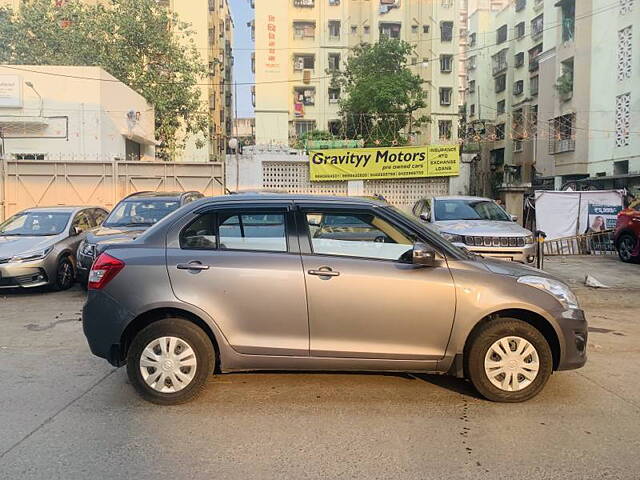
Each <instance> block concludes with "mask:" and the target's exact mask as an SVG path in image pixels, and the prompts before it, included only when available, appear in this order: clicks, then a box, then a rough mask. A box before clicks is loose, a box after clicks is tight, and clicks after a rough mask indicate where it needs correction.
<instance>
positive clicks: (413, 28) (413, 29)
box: [411, 25, 419, 33]
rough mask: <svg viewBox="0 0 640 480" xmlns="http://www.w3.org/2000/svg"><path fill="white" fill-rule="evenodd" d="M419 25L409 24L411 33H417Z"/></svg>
mask: <svg viewBox="0 0 640 480" xmlns="http://www.w3.org/2000/svg"><path fill="white" fill-rule="evenodd" d="M418 27H419V25H411V33H418Z"/></svg>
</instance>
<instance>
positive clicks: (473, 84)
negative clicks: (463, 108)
mask: <svg viewBox="0 0 640 480" xmlns="http://www.w3.org/2000/svg"><path fill="white" fill-rule="evenodd" d="M475 91H476V81H475V80H469V93H474V92H475Z"/></svg>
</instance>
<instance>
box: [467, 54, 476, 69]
mask: <svg viewBox="0 0 640 480" xmlns="http://www.w3.org/2000/svg"><path fill="white" fill-rule="evenodd" d="M475 68H476V56H475V55H473V56H472V57H469V58H467V70H473V69H475Z"/></svg>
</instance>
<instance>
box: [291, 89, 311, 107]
mask: <svg viewBox="0 0 640 480" xmlns="http://www.w3.org/2000/svg"><path fill="white" fill-rule="evenodd" d="M293 92H294V96H295V103H297V104H300V105H304V106H312V105H315V104H316V89H315V88H313V87H296V88H294V89H293Z"/></svg>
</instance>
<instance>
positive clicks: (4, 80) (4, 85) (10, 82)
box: [0, 75, 22, 108]
mask: <svg viewBox="0 0 640 480" xmlns="http://www.w3.org/2000/svg"><path fill="white" fill-rule="evenodd" d="M21 107H22V79H21V78H20V76H19V75H0V108H21Z"/></svg>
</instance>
